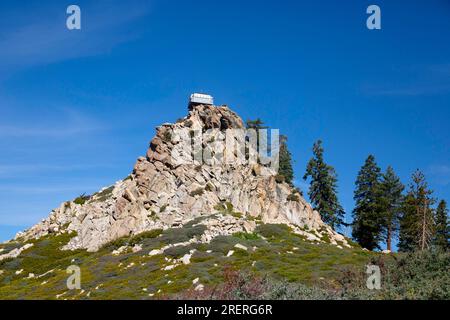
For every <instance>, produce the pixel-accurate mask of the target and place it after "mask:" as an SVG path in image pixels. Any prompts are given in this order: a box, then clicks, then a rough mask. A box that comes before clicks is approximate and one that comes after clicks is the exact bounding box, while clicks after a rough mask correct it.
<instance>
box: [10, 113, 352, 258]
mask: <svg viewBox="0 0 450 320" xmlns="http://www.w3.org/2000/svg"><path fill="white" fill-rule="evenodd" d="M244 128H245V126H244V124H243V122H242V119H241V118H240V117H239V116H238V115H237V114H236V113H234V112H233V111H232V110H230V109H229V108H228V107H227V106H208V105H197V106H193V107H192V108H190V110H189V113H188V115H187V116H186V117H184V118H183V119H179V120H178V121H177V122H176V123H174V124H170V123H166V124H163V125H161V126H159V127H158V128H157V132H156V135H155V137H154V138H153V139H152V140H151V142H150V146H149V149H148V151H147V153H146V156H145V157H140V158H138V159H137V162H136V164H135V166H134V169H133V172H132V173H131V174H130V176H129V177H127V178H126V179H124V180H120V181H118V182H116V183H115V184H114V185H112V186H110V187H107V188H103V189H102V190H100V191H99V192H97V193H96V194H94V195H92V196H90V197H86V198H78V199H75V200H73V201H68V202H64V203H62V204H61V205H60V206H59V207H58V208H56V209H54V210H53V211H52V212H51V214H50V215H49V217H48V218H46V219H44V220H42V221H41V222H40V223H38V224H36V225H35V226H33V227H31V228H30V229H28V230H26V231H24V232H20V233H18V234H17V236H16V240H29V239H38V238H40V237H43V236H45V235H48V234H50V233H55V234H60V233H66V232H72V231H75V232H76V236H74V237H73V238H72V239H71V240H70V241H69V243H68V244H67V245H66V246H65V247H64V249H69V250H73V249H81V248H84V249H87V250H88V251H97V250H98V249H99V248H101V247H102V246H103V245H104V244H106V243H108V242H110V241H112V240H115V239H118V238H120V237H124V236H130V235H135V234H139V233H141V232H144V231H149V230H153V229H167V228H174V227H181V226H183V225H184V224H186V223H188V222H189V221H192V220H193V219H194V218H196V217H199V216H206V217H207V218H206V219H203V220H202V222H201V223H202V224H204V225H205V226H206V229H205V231H204V233H203V234H202V235H201V236H200V237H198V238H197V239H195V240H193V241H197V242H209V241H211V239H213V238H214V237H216V236H218V235H230V234H233V233H236V232H252V231H253V230H254V228H255V227H256V224H257V223H258V222H262V223H283V224H287V225H289V226H291V228H292V229H293V231H294V232H295V233H298V234H301V235H303V236H304V237H305V239H307V240H308V241H312V242H330V243H331V244H334V245H337V246H338V247H341V246H346V247H350V245H349V244H348V242H347V241H346V239H345V238H344V237H343V236H342V235H340V234H338V233H337V232H335V231H334V230H332V229H331V227H329V226H328V225H326V224H325V223H324V222H322V220H321V218H320V215H319V213H318V212H317V211H315V210H313V209H312V207H311V205H310V204H309V203H307V202H306V200H305V199H303V197H302V196H301V195H300V194H299V193H298V191H296V190H295V189H294V188H292V187H291V186H290V185H288V184H287V183H284V182H280V181H277V179H276V174H277V173H276V171H274V170H273V169H271V168H270V167H267V166H263V165H260V164H253V165H248V164H239V163H232V164H219V163H212V165H211V164H210V165H206V164H203V165H202V164H198V163H195V162H194V163H190V164H179V163H175V162H174V160H173V157H172V154H173V152H174V150H176V151H177V152H178V154H184V155H186V154H187V155H190V152H191V150H188V149H186V146H185V145H183V144H182V143H181V140H182V139H181V138H182V137H181V138H180V136H179V134H174V132H190V131H192V130H201V131H202V132H203V134H204V135H203V139H204V141H206V140H208V141H214V140H220V139H222V138H223V136H224V132H225V130H226V129H244ZM182 129H185V130H182ZM186 129H187V130H186ZM177 149H178V150H177ZM184 149H186V150H184ZM325 238H326V239H327V241H324V240H323V239H325ZM19 254H20V252H19Z"/></svg>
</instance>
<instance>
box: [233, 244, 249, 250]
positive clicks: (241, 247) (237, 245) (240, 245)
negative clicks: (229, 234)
mask: <svg viewBox="0 0 450 320" xmlns="http://www.w3.org/2000/svg"><path fill="white" fill-rule="evenodd" d="M234 247H235V248H237V249H242V250H245V251H247V247H246V246H243V245H242V244H240V243H236V244H235V245H234Z"/></svg>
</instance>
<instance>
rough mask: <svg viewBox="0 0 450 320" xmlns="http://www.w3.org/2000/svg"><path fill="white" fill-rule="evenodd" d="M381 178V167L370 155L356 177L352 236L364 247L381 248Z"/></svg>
mask: <svg viewBox="0 0 450 320" xmlns="http://www.w3.org/2000/svg"><path fill="white" fill-rule="evenodd" d="M380 179H381V169H380V168H379V167H378V165H377V164H376V162H375V157H374V156H373V155H369V156H368V157H367V159H366V161H365V163H364V165H363V166H362V167H361V170H360V171H359V173H358V177H357V179H356V190H355V192H354V197H353V199H354V200H355V202H356V206H355V208H354V209H353V223H352V224H353V230H352V237H353V239H355V240H356V241H357V242H358V243H359V244H360V245H361V246H362V247H363V248H366V249H369V250H373V249H376V248H379V244H378V243H379V242H380V241H381V239H382V225H383V219H382V214H381V212H380V208H381V205H380Z"/></svg>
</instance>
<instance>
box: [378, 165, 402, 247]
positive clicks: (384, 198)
mask: <svg viewBox="0 0 450 320" xmlns="http://www.w3.org/2000/svg"><path fill="white" fill-rule="evenodd" d="M404 189H405V187H404V186H403V184H402V183H401V182H400V178H399V177H397V175H396V174H395V172H394V169H392V167H391V166H388V168H387V169H386V172H385V173H384V174H383V175H382V180H381V184H380V198H379V201H380V212H381V215H382V228H383V236H384V240H385V241H386V248H387V250H389V251H392V238H393V237H394V235H395V233H396V232H397V230H398V224H399V216H400V207H401V205H402V200H403V195H402V192H403V190H404Z"/></svg>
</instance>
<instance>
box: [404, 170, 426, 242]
mask: <svg viewBox="0 0 450 320" xmlns="http://www.w3.org/2000/svg"><path fill="white" fill-rule="evenodd" d="M432 193H433V191H432V190H430V189H428V184H427V182H426V180H425V176H424V175H423V173H422V172H421V171H420V170H416V172H414V173H413V175H412V182H411V184H410V185H409V190H408V194H407V195H406V199H405V202H404V204H403V207H402V216H401V219H400V241H399V250H400V251H413V250H417V249H419V250H425V249H429V248H430V245H431V241H432V239H433V237H434V234H433V232H434V216H433V210H432V209H431V206H432V205H433V203H434V202H435V199H434V198H433V197H432Z"/></svg>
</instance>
